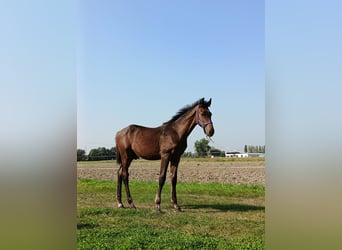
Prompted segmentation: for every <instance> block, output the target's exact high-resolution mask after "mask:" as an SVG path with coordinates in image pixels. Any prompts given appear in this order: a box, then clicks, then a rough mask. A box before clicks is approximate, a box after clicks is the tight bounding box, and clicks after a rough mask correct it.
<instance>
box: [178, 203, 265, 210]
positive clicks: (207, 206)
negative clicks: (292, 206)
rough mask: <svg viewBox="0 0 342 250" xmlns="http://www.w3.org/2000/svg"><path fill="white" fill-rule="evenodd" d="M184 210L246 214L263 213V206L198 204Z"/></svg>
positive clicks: (186, 206)
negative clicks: (249, 212) (209, 210)
mask: <svg viewBox="0 0 342 250" xmlns="http://www.w3.org/2000/svg"><path fill="white" fill-rule="evenodd" d="M183 207H184V208H185V209H214V210H219V211H234V212H247V211H265V207H264V206H255V205H248V204H198V205H185V206H183Z"/></svg>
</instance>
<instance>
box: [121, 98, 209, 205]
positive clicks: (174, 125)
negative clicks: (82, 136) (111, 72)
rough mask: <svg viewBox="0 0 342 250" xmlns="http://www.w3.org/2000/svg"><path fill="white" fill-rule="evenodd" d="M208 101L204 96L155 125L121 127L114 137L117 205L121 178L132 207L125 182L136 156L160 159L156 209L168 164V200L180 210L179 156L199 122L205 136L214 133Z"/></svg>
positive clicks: (127, 185)
mask: <svg viewBox="0 0 342 250" xmlns="http://www.w3.org/2000/svg"><path fill="white" fill-rule="evenodd" d="M210 104H211V98H210V100H209V101H205V100H204V98H202V99H200V100H198V101H197V102H195V103H194V104H192V105H190V106H186V107H184V108H182V109H181V110H179V112H178V113H177V114H176V115H175V116H174V117H172V118H171V120H169V121H168V122H165V123H163V124H162V125H161V126H159V127H156V128H146V127H142V126H139V125H129V126H128V127H126V128H124V129H122V130H120V131H119V132H118V133H117V134H116V137H115V141H116V149H117V162H118V164H120V168H119V170H118V183H117V202H118V207H119V208H123V207H124V206H123V203H122V201H121V186H122V181H123V182H124V184H125V189H126V195H127V201H128V204H129V206H130V207H131V208H135V206H134V203H133V200H132V196H131V193H130V191H129V184H128V168H129V165H130V164H131V162H132V160H134V159H138V158H139V157H141V158H144V159H147V160H161V166H160V175H159V188H158V192H157V195H156V198H155V203H156V207H157V210H158V211H160V202H161V192H162V189H163V186H164V183H165V179H166V171H167V167H168V165H169V163H171V167H170V173H171V183H172V192H171V199H172V200H171V202H172V203H173V207H174V208H175V209H176V210H181V209H180V207H179V206H178V204H177V196H176V184H177V168H178V164H179V160H180V157H181V155H182V154H183V153H184V151H185V149H186V147H187V138H188V136H189V135H190V133H191V131H192V130H193V129H194V128H195V126H196V125H197V124H198V125H199V126H201V127H202V128H203V130H204V133H205V134H206V135H207V136H212V135H213V134H214V126H213V123H212V121H211V112H210V111H209V109H208V108H209V107H210Z"/></svg>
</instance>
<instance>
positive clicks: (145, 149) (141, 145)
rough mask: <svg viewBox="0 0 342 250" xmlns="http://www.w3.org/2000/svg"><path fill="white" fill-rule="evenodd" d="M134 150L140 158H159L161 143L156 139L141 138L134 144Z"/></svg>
mask: <svg viewBox="0 0 342 250" xmlns="http://www.w3.org/2000/svg"><path fill="white" fill-rule="evenodd" d="M132 150H133V151H134V153H135V154H136V155H137V156H139V157H140V158H143V159H146V160H159V159H160V151H159V143H158V142H156V141H148V140H146V141H144V140H139V141H136V142H134V143H133V144H132Z"/></svg>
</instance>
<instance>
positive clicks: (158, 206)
mask: <svg viewBox="0 0 342 250" xmlns="http://www.w3.org/2000/svg"><path fill="white" fill-rule="evenodd" d="M156 210H157V212H159V213H161V209H160V205H159V204H157V205H156Z"/></svg>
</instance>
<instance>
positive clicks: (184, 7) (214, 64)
mask: <svg viewBox="0 0 342 250" xmlns="http://www.w3.org/2000/svg"><path fill="white" fill-rule="evenodd" d="M78 11H79V18H80V21H79V33H78V42H77V43H78V44H77V50H78V51H77V60H78V62H77V82H78V83H77V103H78V107H77V148H82V149H85V150H86V151H89V150H90V149H92V148H97V147H102V146H104V147H108V148H110V147H112V146H115V142H114V137H115V133H116V132H117V131H118V130H120V129H121V128H123V127H126V126H127V125H129V124H132V123H134V124H139V125H144V126H149V127H156V126H159V125H161V124H162V123H163V122H165V121H167V120H169V119H170V118H171V117H172V116H173V115H174V114H175V113H176V112H177V111H178V110H179V109H180V108H182V107H183V106H185V105H187V104H191V103H193V102H195V101H196V100H198V99H199V98H201V97H205V98H206V99H209V98H212V106H211V109H210V110H211V112H212V113H213V116H212V120H213V122H214V126H215V135H214V136H213V138H212V139H213V141H214V143H211V144H210V145H211V146H214V147H217V148H220V149H222V150H226V151H227V150H243V146H244V145H245V144H252V145H264V144H265V73H264V72H265V71H264V1H245V0H244V1H215V3H213V2H209V1H170V2H166V1H163V2H162V1H101V2H98V1H80V3H79V10H78ZM203 137H205V135H204V134H203V130H202V129H200V128H199V127H197V128H195V129H194V131H193V132H192V134H191V135H190V137H189V140H188V145H189V146H188V148H187V151H193V144H194V142H195V141H196V140H199V139H201V138H203Z"/></svg>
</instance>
